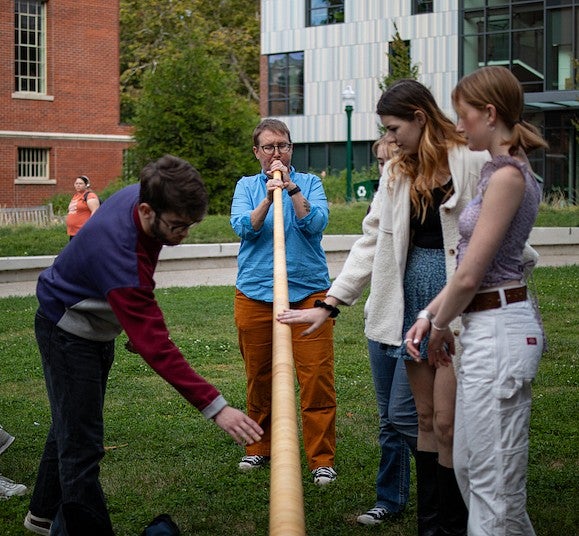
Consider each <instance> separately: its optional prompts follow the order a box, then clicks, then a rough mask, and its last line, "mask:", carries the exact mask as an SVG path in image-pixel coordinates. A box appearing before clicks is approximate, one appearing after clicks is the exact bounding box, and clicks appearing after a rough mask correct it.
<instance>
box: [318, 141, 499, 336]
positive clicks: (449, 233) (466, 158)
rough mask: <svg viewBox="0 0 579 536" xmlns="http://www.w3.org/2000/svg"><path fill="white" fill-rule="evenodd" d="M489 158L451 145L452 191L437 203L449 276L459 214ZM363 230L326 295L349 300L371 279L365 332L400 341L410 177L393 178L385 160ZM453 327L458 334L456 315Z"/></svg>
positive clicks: (407, 246)
mask: <svg viewBox="0 0 579 536" xmlns="http://www.w3.org/2000/svg"><path fill="white" fill-rule="evenodd" d="M487 160H490V155H489V153H488V152H486V151H484V152H475V151H470V150H469V149H468V148H467V147H466V146H460V147H456V148H455V149H452V150H451V151H449V154H448V163H449V167H450V173H451V176H452V182H453V186H454V194H453V195H452V196H451V197H450V199H448V200H447V201H446V203H444V204H443V205H441V207H440V220H441V223H442V233H443V240H444V251H445V257H446V276H447V280H448V279H449V278H450V277H451V276H452V274H453V273H454V271H455V269H456V245H457V244H458V239H459V232H458V217H459V215H460V213H461V211H462V210H463V208H464V207H465V206H466V205H467V204H468V202H469V201H470V200H471V199H472V198H473V196H474V195H475V193H476V185H477V182H478V180H479V176H480V170H481V168H482V166H483V164H484V163H485V162H486V161H487ZM362 231H363V235H362V236H361V237H360V238H359V239H358V240H357V241H356V242H355V243H354V245H353V246H352V249H351V250H350V253H349V255H348V258H347V259H346V262H345V263H344V266H343V268H342V271H341V272H340V274H339V275H338V277H337V278H336V280H335V281H334V283H333V284H332V286H331V287H330V290H329V291H328V295H329V296H333V297H335V298H337V299H338V300H340V301H341V302H343V303H344V304H346V305H353V304H354V303H356V301H357V300H358V299H359V298H360V296H361V294H362V292H363V291H364V289H365V288H366V286H367V285H368V284H370V294H369V296H368V300H367V302H366V305H365V310H364V313H365V319H366V323H365V334H366V337H368V338H369V339H371V340H373V341H378V342H381V343H384V344H389V345H393V346H400V345H401V344H402V336H403V335H404V334H403V333H402V329H403V321H404V291H403V281H404V271H405V268H406V257H407V254H408V248H409V246H410V181H409V180H408V179H406V178H397V179H396V180H394V181H393V182H391V181H390V175H389V169H388V166H386V167H385V170H384V174H383V175H382V177H381V179H380V185H379V187H378V191H377V192H376V195H375V196H374V199H373V201H372V205H371V208H370V212H369V213H368V214H367V215H366V217H365V218H364V221H363V223H362ZM451 327H452V329H453V331H454V334H455V336H458V334H459V329H460V318H459V319H457V320H455V321H454V322H453V323H452V324H451Z"/></svg>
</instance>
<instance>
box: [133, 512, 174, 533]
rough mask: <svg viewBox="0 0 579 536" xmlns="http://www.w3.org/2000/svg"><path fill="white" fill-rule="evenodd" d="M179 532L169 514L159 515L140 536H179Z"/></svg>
mask: <svg viewBox="0 0 579 536" xmlns="http://www.w3.org/2000/svg"><path fill="white" fill-rule="evenodd" d="M180 534H181V531H180V530H179V527H178V526H177V525H176V523H175V522H174V521H173V520H172V519H171V516H170V515H169V514H161V515H160V516H157V517H156V518H155V519H153V521H151V522H150V523H149V524H148V525H147V528H146V529H145V530H144V531H143V532H142V533H141V536H180Z"/></svg>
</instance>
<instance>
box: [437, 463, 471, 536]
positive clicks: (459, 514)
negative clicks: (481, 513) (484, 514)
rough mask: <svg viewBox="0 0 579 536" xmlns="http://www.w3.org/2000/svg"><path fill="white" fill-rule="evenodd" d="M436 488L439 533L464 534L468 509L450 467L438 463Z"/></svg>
mask: <svg viewBox="0 0 579 536" xmlns="http://www.w3.org/2000/svg"><path fill="white" fill-rule="evenodd" d="M438 490H439V493H440V499H439V502H440V520H439V521H440V535H441V536H466V528H467V525H468V510H467V508H466V506H465V504H464V500H463V499H462V495H461V493H460V489H459V487H458V484H457V482H456V476H455V474H454V469H453V468H452V467H443V466H442V465H440V464H439V465H438Z"/></svg>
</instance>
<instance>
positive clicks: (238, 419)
mask: <svg viewBox="0 0 579 536" xmlns="http://www.w3.org/2000/svg"><path fill="white" fill-rule="evenodd" d="M213 420H214V421H215V424H217V426H219V428H221V429H222V430H223V431H225V432H227V433H228V434H229V435H230V436H231V437H232V438H233V439H234V440H235V442H236V443H237V444H238V445H242V446H244V445H252V444H253V443H255V442H256V441H259V440H260V439H261V436H262V435H263V430H262V429H261V427H260V426H259V424H257V423H256V422H255V421H254V420H253V419H251V418H250V417H248V416H247V415H246V414H245V413H243V411H240V410H238V409H235V408H232V407H231V406H225V407H224V408H223V409H222V410H221V411H220V412H219V413H218V414H217V415H215V417H213Z"/></svg>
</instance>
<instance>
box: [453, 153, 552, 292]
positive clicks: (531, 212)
mask: <svg viewBox="0 0 579 536" xmlns="http://www.w3.org/2000/svg"><path fill="white" fill-rule="evenodd" d="M504 166H514V167H516V168H517V169H518V170H519V171H520V172H521V173H522V174H523V177H524V178H525V193H524V196H523V200H522V202H521V205H520V206H519V209H518V210H517V212H516V214H515V217H514V218H513V220H512V221H511V224H510V226H509V228H508V230H507V234H506V235H505V238H504V239H503V242H502V244H501V246H500V248H499V250H498V251H497V254H496V255H495V257H494V259H493V260H492V261H491V263H490V264H489V266H488V267H487V271H486V273H485V275H484V277H483V280H482V283H481V288H487V287H494V286H497V285H501V284H502V283H505V282H506V281H510V280H513V279H515V280H521V279H522V278H523V268H524V266H523V262H522V258H523V248H524V247H525V242H526V241H527V240H528V238H529V234H530V233H531V229H532V228H533V224H534V223H535V218H536V217H537V212H538V210H539V203H540V201H541V191H542V188H541V184H540V183H539V182H538V181H537V179H536V178H535V175H534V174H533V172H532V171H531V169H530V168H529V167H528V166H527V165H526V164H525V163H523V162H521V161H520V160H517V159H516V158H513V157H512V156H496V157H495V158H493V159H492V160H491V161H490V162H487V163H486V164H485V165H484V166H483V168H482V170H481V176H480V180H479V182H478V185H477V195H476V196H475V197H474V198H473V199H472V201H471V202H470V203H469V204H468V205H467V206H466V207H465V209H464V210H463V212H462V213H461V215H460V218H459V220H458V230H459V232H460V236H461V238H460V240H459V242H458V248H457V250H458V253H457V265H459V264H460V263H461V261H462V259H463V258H464V254H465V252H466V248H467V247H468V243H469V241H470V238H471V236H472V233H473V231H474V228H475V226H476V223H477V221H478V218H479V215H480V211H481V206H482V200H483V195H484V193H485V190H486V189H487V186H488V183H489V180H490V178H491V175H492V174H493V173H494V172H495V171H497V170H498V169H500V168H502V167H504Z"/></svg>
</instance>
